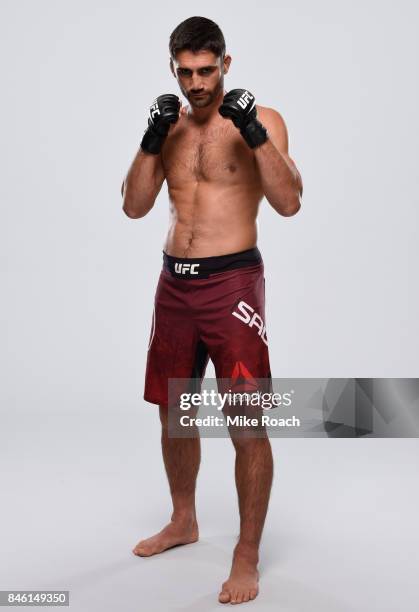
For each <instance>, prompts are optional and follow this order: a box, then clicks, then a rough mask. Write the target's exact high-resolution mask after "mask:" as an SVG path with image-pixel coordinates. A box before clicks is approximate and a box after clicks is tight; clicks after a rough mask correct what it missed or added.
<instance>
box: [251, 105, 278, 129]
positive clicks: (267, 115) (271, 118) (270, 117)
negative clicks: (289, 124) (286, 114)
mask: <svg viewBox="0 0 419 612" xmlns="http://www.w3.org/2000/svg"><path fill="white" fill-rule="evenodd" d="M256 112H257V115H258V118H259V120H260V121H262V119H263V120H264V121H267V122H269V123H273V124H276V125H284V126H285V121H284V118H283V117H282V115H281V113H280V112H279V111H277V110H276V109H275V108H272V107H270V106H260V105H259V104H256ZM262 123H263V121H262Z"/></svg>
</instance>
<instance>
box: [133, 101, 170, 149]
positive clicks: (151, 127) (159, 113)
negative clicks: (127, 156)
mask: <svg viewBox="0 0 419 612" xmlns="http://www.w3.org/2000/svg"><path fill="white" fill-rule="evenodd" d="M179 110H180V100H179V98H178V97H177V96H175V95H174V94H164V95H162V96H159V97H158V98H156V100H154V102H153V104H152V105H151V107H150V117H149V119H148V128H147V129H146V131H145V132H144V136H143V138H142V140H141V148H142V149H143V150H144V151H147V153H153V154H154V155H157V154H158V153H160V151H161V148H162V146H163V143H164V141H165V140H166V136H167V134H168V133H169V128H170V124H171V123H176V121H177V120H178V119H179Z"/></svg>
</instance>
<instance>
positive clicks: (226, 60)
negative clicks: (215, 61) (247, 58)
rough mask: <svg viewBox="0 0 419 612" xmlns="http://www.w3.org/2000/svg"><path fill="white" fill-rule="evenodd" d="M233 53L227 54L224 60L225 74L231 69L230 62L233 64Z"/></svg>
mask: <svg viewBox="0 0 419 612" xmlns="http://www.w3.org/2000/svg"><path fill="white" fill-rule="evenodd" d="M231 59H232V58H231V55H225V56H224V60H223V72H224V74H227V72H228V71H229V69H230V64H231Z"/></svg>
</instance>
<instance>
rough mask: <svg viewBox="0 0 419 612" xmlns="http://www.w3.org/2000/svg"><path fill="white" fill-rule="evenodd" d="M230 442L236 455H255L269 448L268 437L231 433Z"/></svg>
mask: <svg viewBox="0 0 419 612" xmlns="http://www.w3.org/2000/svg"><path fill="white" fill-rule="evenodd" d="M231 441H232V442H233V445H234V448H235V450H236V452H237V453H250V454H252V453H256V452H260V451H262V452H263V451H264V450H268V449H269V448H270V442H269V437H268V435H267V434H266V435H262V436H257V437H256V436H249V435H241V434H237V433H236V434H234V433H231Z"/></svg>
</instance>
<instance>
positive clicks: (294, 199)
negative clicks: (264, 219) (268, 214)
mask: <svg viewBox="0 0 419 612" xmlns="http://www.w3.org/2000/svg"><path fill="white" fill-rule="evenodd" d="M272 206H273V208H274V209H275V210H276V212H277V213H279V214H280V215H281V216H282V217H292V216H294V215H296V214H297V213H298V211H299V210H300V208H301V196H300V192H296V193H294V194H292V195H290V196H289V197H288V198H287V199H286V200H283V201H282V202H279V203H277V204H272Z"/></svg>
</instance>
